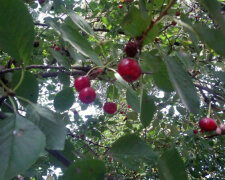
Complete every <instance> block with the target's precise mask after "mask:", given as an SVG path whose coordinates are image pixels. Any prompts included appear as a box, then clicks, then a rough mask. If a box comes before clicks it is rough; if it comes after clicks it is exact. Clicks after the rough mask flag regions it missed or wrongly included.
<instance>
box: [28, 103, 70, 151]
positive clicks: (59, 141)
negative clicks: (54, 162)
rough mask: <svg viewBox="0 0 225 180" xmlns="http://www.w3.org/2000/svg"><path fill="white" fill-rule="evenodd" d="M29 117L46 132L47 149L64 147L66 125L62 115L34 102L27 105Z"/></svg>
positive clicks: (61, 148)
mask: <svg viewBox="0 0 225 180" xmlns="http://www.w3.org/2000/svg"><path fill="white" fill-rule="evenodd" d="M27 118H28V119H29V120H30V121H32V122H33V123H34V124H36V125H37V126H38V127H39V128H40V129H41V130H42V132H43V133H44V134H45V136H46V144H47V146H46V148H47V149H52V150H63V149H64V142H65V138H66V127H65V123H64V121H63V120H64V119H63V118H64V117H63V116H62V115H59V114H56V113H54V112H53V111H51V110H49V109H47V108H44V107H41V106H40V105H38V104H32V105H29V106H28V107H27Z"/></svg>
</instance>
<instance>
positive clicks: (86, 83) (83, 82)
mask: <svg viewBox="0 0 225 180" xmlns="http://www.w3.org/2000/svg"><path fill="white" fill-rule="evenodd" d="M90 86H91V83H90V80H89V78H88V77H87V76H79V77H77V78H76V79H75V81H74V87H75V88H76V90H77V91H78V92H80V91H81V90H82V89H84V88H86V87H90Z"/></svg>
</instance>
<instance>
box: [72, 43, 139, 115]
mask: <svg viewBox="0 0 225 180" xmlns="http://www.w3.org/2000/svg"><path fill="white" fill-rule="evenodd" d="M124 51H125V52H126V54H127V56H128V57H134V56H135V55H136V54H137V51H138V50H137V44H136V42H128V43H127V45H126V47H125V49H124ZM117 70H118V73H119V74H120V75H121V76H122V78H123V79H124V80H125V81H127V82H133V81H136V80H137V79H138V78H139V77H140V75H141V73H142V71H141V68H140V66H139V64H138V62H137V61H135V60H133V59H131V58H124V59H122V60H121V61H120V63H119V64H118V69H117ZM74 87H75V88H76V90H77V91H78V92H79V99H80V101H81V102H83V103H85V104H90V103H92V102H94V101H95V98H96V93H95V90H94V89H93V88H92V87H91V82H90V77H89V76H79V77H77V78H76V79H75V80H74ZM103 109H104V111H105V113H108V114H114V113H115V112H116V111H117V105H116V103H114V102H106V103H105V104H104V106H103Z"/></svg>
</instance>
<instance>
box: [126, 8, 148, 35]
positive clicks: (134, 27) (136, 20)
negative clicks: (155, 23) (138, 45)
mask: <svg viewBox="0 0 225 180" xmlns="http://www.w3.org/2000/svg"><path fill="white" fill-rule="evenodd" d="M149 23H150V21H149V17H147V18H146V19H145V18H144V17H143V16H142V13H141V12H140V10H139V9H137V8H136V7H134V6H132V8H131V9H130V10H129V12H128V14H127V15H126V16H125V17H124V19H123V21H122V28H123V30H124V31H125V33H126V34H127V35H130V36H131V37H138V36H141V34H142V32H143V31H144V30H145V29H146V27H147V26H148V25H149Z"/></svg>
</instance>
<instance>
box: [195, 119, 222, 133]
mask: <svg viewBox="0 0 225 180" xmlns="http://www.w3.org/2000/svg"><path fill="white" fill-rule="evenodd" d="M198 125H199V128H200V129H201V132H210V131H216V134H217V135H221V134H223V133H225V125H224V124H221V125H220V126H218V125H217V123H216V121H215V120H214V119H212V118H208V117H205V118H202V119H200V120H199V123H198ZM193 133H194V134H197V133H198V130H197V129H195V130H193Z"/></svg>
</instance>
